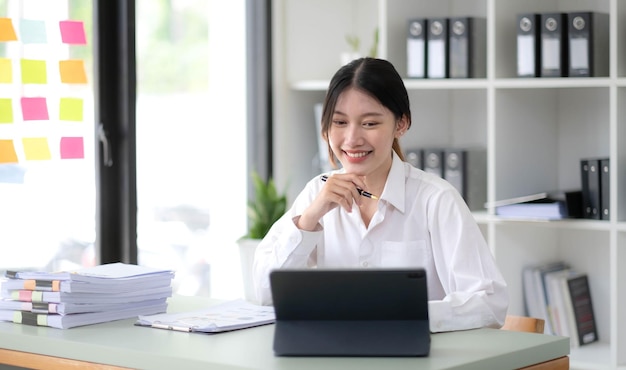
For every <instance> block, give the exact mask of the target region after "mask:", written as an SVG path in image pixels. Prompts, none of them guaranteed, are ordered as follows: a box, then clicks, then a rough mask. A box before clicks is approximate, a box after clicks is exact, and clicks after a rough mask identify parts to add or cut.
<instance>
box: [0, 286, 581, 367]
mask: <svg viewBox="0 0 626 370" xmlns="http://www.w3.org/2000/svg"><path fill="white" fill-rule="evenodd" d="M216 302H217V301H214V300H210V299H206V298H199V297H182V296H177V297H174V298H172V299H170V304H169V310H168V311H169V312H181V311H191V310H195V309H199V308H202V307H206V306H207V305H210V304H212V303H216ZM134 322H135V320H134V319H130V320H122V321H115V322H110V323H105V324H99V325H90V326H84V327H79V328H73V329H69V330H60V329H53V328H46V327H34V326H27V325H19V324H12V323H0V364H10V365H16V364H17V365H20V366H24V367H32V368H38V367H39V368H45V369H54V368H72V367H74V368H92V369H115V368H117V367H123V368H137V369H168V370H171V369H174V370H183V369H184V370H191V369H203V370H204V369H298V370H307V369H316V370H317V369H324V370H330V369H342V370H349V369H355V370H356V369H358V370H364V369H365V370H366V369H377V370H378V369H388V370H392V369H464V370H471V369H480V370H484V369H515V368H520V367H524V366H528V365H532V364H536V363H540V362H544V361H548V360H551V359H555V358H558V357H561V356H566V355H568V354H569V340H568V339H567V338H564V337H555V336H549V335H541V334H530V333H518V332H510V331H504V330H495V329H478V330H468V331H460V332H452V333H441V334H433V335H432V346H431V354H430V356H429V357H425V358H315V357H304V358H285V357H275V356H274V354H273V352H272V341H273V335H274V325H267V326H262V327H257V328H251V329H245V330H240V331H234V332H228V333H222V334H216V335H206V334H197V333H183V332H174V331H167V330H159V329H152V328H144V327H136V326H133V323H134ZM0 367H1V366H0Z"/></svg>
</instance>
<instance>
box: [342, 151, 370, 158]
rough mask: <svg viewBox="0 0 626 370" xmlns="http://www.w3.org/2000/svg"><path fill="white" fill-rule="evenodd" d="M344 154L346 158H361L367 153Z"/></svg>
mask: <svg viewBox="0 0 626 370" xmlns="http://www.w3.org/2000/svg"><path fill="white" fill-rule="evenodd" d="M346 154H347V155H348V157H352V158H361V157H365V156H366V155H367V152H360V153H348V152H346Z"/></svg>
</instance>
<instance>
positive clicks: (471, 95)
mask: <svg viewBox="0 0 626 370" xmlns="http://www.w3.org/2000/svg"><path fill="white" fill-rule="evenodd" d="M273 6H274V13H273V19H274V40H273V46H274V77H273V78H274V80H273V82H274V89H275V91H274V93H275V96H274V121H275V122H274V140H275V141H274V142H275V149H274V150H275V154H274V158H275V162H274V172H275V173H274V175H275V178H276V180H277V181H278V183H279V184H280V183H283V184H287V183H289V184H290V187H289V189H290V191H291V192H292V193H291V194H290V195H289V196H290V198H289V199H291V200H293V199H294V197H295V195H296V193H297V192H298V191H299V189H301V188H302V186H303V185H304V183H305V182H306V181H308V180H309V179H310V178H312V177H313V176H315V175H316V169H315V167H314V166H307V164H308V163H312V162H311V161H312V159H313V158H315V156H316V155H317V144H316V140H314V139H313V138H315V135H318V132H317V130H316V129H315V121H314V114H313V106H314V104H315V103H318V102H321V101H322V100H323V97H324V94H325V90H326V87H327V86H328V81H329V79H330V77H331V76H332V74H333V73H334V72H335V71H336V69H337V68H339V66H340V58H339V55H340V54H341V52H342V51H344V50H345V49H346V47H347V45H346V44H345V35H346V34H355V35H358V36H359V37H360V39H361V45H362V48H363V50H364V52H365V50H366V49H367V48H369V45H370V44H371V42H370V40H371V39H372V36H371V35H372V32H373V31H374V30H375V29H378V30H379V37H380V41H379V47H378V56H380V57H382V58H386V59H388V60H390V61H391V62H392V63H393V64H394V65H395V66H396V68H397V69H398V71H399V72H400V73H401V75H403V76H405V77H406V76H407V49H406V48H407V24H408V23H407V22H408V20H409V19H415V18H428V17H461V16H470V17H481V18H485V19H486V25H487V40H486V41H487V43H486V44H487V58H486V59H487V65H486V71H487V74H486V77H485V78H475V79H449V78H448V79H440V80H432V79H410V78H406V80H405V84H406V86H407V88H408V89H409V95H410V99H411V106H412V111H413V126H412V129H411V130H410V131H409V132H408V134H407V135H406V136H405V137H404V138H403V140H404V141H403V143H402V144H403V146H404V147H405V148H407V149H408V148H415V147H421V148H424V147H437V146H438V147H456V148H468V147H481V148H484V149H486V151H487V172H488V182H487V184H488V185H487V189H486V190H487V195H488V196H487V200H488V201H489V202H493V201H496V200H498V199H504V198H510V197H515V196H520V195H525V194H532V193H537V192H543V191H552V190H559V189H560V190H567V189H574V188H580V186H581V184H580V170H579V161H580V159H581V158H586V157H606V158H610V159H611V162H610V168H611V171H612V176H611V180H610V182H611V188H610V191H611V207H612V209H613V210H614V212H612V214H611V219H610V220H606V221H594V220H563V221H557V222H533V221H513V220H504V219H501V218H498V217H497V216H495V215H494V212H493V211H494V210H493V209H489V210H486V212H485V211H483V212H477V213H476V218H477V220H479V223H480V228H481V230H483V232H484V234H485V237H486V238H487V241H488V243H489V245H490V246H491V248H492V250H493V252H494V254H495V256H496V259H497V261H498V264H499V265H500V267H501V269H502V271H503V273H504V274H505V275H506V276H505V278H506V279H507V281H508V283H509V286H510V296H511V306H510V313H512V314H523V313H524V312H523V310H524V306H523V295H522V286H521V274H522V269H523V267H524V266H525V265H527V264H540V263H542V262H550V261H553V260H564V261H566V262H567V263H569V264H570V265H571V266H572V267H573V268H575V269H576V270H578V271H584V272H585V273H587V274H588V276H589V282H590V285H591V292H592V298H593V300H594V301H593V304H594V309H595V310H596V319H597V322H598V335H599V339H600V341H599V342H597V343H593V344H591V345H587V346H581V347H580V348H575V349H572V354H571V367H572V368H573V369H577V368H585V369H588V368H602V369H605V368H608V369H617V368H626V354H622V353H621V352H620V351H618V349H620V348H623V347H624V346H626V316H625V315H623V314H620V313H623V312H626V269H624V268H623V266H626V196H625V195H624V194H625V193H624V189H625V187H626V171H625V170H624V168H626V43H624V40H625V39H626V2H624V1H622V0H598V1H591V0H582V1H565V0H534V1H517V0H442V1H430V0H417V1H416V0H378V1H376V0H367V1H362V0H275V1H274V4H273ZM586 11H591V12H600V13H606V14H608V15H609V22H610V25H609V32H610V35H609V42H608V45H609V47H608V49H607V50H606V54H607V55H608V56H609V61H610V65H609V73H608V74H607V75H606V76H602V77H591V78H589V77H577V78H569V77H564V78H518V77H517V68H516V58H517V56H516V51H517V48H516V16H517V15H518V14H521V13H548V12H564V13H568V12H586ZM294 169H298V170H294Z"/></svg>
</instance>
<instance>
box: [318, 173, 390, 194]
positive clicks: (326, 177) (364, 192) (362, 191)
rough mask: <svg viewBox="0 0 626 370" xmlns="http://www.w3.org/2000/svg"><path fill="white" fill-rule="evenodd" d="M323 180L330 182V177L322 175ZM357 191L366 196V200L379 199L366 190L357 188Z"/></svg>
mask: <svg viewBox="0 0 626 370" xmlns="http://www.w3.org/2000/svg"><path fill="white" fill-rule="evenodd" d="M321 179H322V181H324V182H326V180H328V176H326V175H322V177H321ZM356 191H358V192H359V194H361V195H362V196H364V197H366V198H371V199H378V197H377V196H376V195H373V194H372V193H368V192H366V191H365V190H363V189H361V188H356Z"/></svg>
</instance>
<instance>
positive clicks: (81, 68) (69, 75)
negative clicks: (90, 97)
mask: <svg viewBox="0 0 626 370" xmlns="http://www.w3.org/2000/svg"><path fill="white" fill-rule="evenodd" d="M59 73H60V74H61V82H63V83H66V84H86V83H87V75H86V74H85V64H84V62H83V61H82V60H80V59H73V60H62V61H60V62H59Z"/></svg>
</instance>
